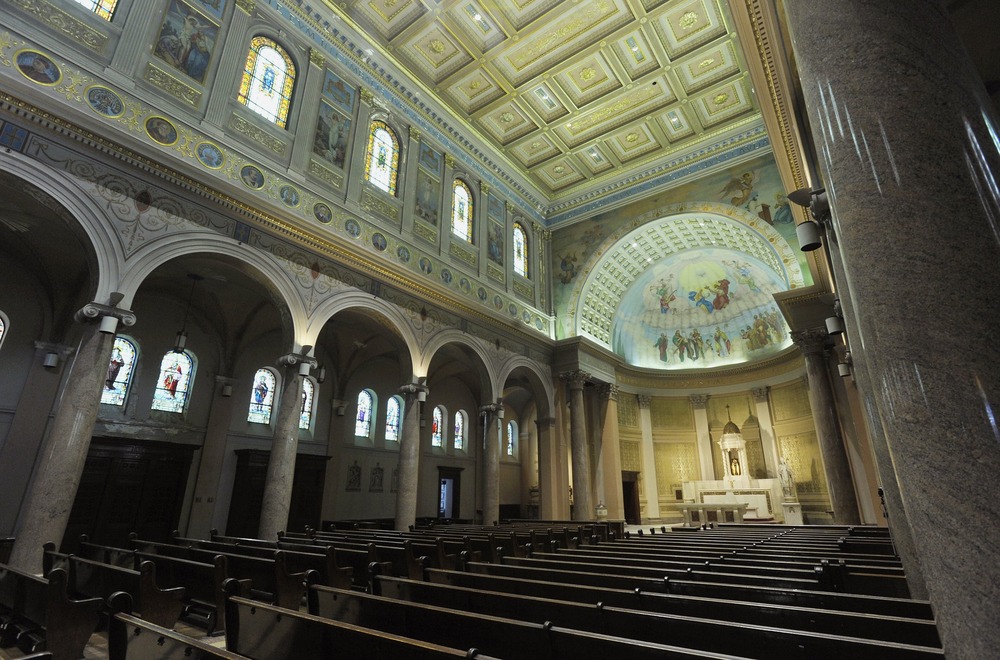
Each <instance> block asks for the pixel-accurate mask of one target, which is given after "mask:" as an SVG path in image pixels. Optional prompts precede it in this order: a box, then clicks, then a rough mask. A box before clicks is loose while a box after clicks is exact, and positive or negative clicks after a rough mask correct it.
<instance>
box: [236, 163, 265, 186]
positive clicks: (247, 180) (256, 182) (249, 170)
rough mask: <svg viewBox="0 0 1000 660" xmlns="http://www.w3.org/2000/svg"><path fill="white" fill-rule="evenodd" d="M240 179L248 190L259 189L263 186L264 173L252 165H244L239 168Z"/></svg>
mask: <svg viewBox="0 0 1000 660" xmlns="http://www.w3.org/2000/svg"><path fill="white" fill-rule="evenodd" d="M240 180H241V181H242V182H243V185H244V186H246V187H247V188H249V189H250V190H260V189H261V188H263V187H264V173H263V172H261V171H260V169H259V168H257V167H255V166H253V165H244V166H243V167H242V168H241V169H240Z"/></svg>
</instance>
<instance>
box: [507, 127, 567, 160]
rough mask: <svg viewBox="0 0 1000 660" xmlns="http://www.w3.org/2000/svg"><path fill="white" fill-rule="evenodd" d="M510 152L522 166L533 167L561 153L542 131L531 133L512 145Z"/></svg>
mask: <svg viewBox="0 0 1000 660" xmlns="http://www.w3.org/2000/svg"><path fill="white" fill-rule="evenodd" d="M510 153H511V155H513V156H514V158H516V159H517V160H518V162H520V163H521V165H523V166H524V167H534V166H535V165H537V164H539V163H543V162H545V161H546V160H548V159H549V158H554V157H556V156H558V155H560V154H562V151H561V150H560V149H559V148H558V147H557V146H556V145H555V144H554V143H553V142H552V140H551V139H550V138H549V136H548V135H545V134H544V133H542V134H539V135H532V136H530V137H528V138H526V139H524V140H522V141H521V142H519V143H517V144H516V145H514V146H512V147H511V149H510Z"/></svg>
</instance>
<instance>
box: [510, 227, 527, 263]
mask: <svg viewBox="0 0 1000 660" xmlns="http://www.w3.org/2000/svg"><path fill="white" fill-rule="evenodd" d="M513 242H514V250H513V252H514V272H515V273H517V274H518V275H520V276H521V277H527V276H528V233H527V232H526V231H524V227H522V226H521V223H520V222H515V223H514V241H513Z"/></svg>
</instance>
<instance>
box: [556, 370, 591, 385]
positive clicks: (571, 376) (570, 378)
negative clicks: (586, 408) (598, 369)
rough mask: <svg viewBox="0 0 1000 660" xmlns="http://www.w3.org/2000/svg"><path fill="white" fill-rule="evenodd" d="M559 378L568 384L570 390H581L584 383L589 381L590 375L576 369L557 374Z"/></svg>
mask: <svg viewBox="0 0 1000 660" xmlns="http://www.w3.org/2000/svg"><path fill="white" fill-rule="evenodd" d="M559 378H561V379H562V380H564V381H566V382H567V383H569V388H570V389H571V390H582V389H583V385H584V383H586V382H587V381H588V380H590V373H588V372H586V371H581V370H580V369H577V370H576V371H564V372H562V373H560V374H559Z"/></svg>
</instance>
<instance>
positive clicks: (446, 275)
mask: <svg viewBox="0 0 1000 660" xmlns="http://www.w3.org/2000/svg"><path fill="white" fill-rule="evenodd" d="M451 278H452V275H451V271H450V270H448V269H447V268H445V269H444V270H442V271H441V281H442V282H444V283H445V284H451Z"/></svg>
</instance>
